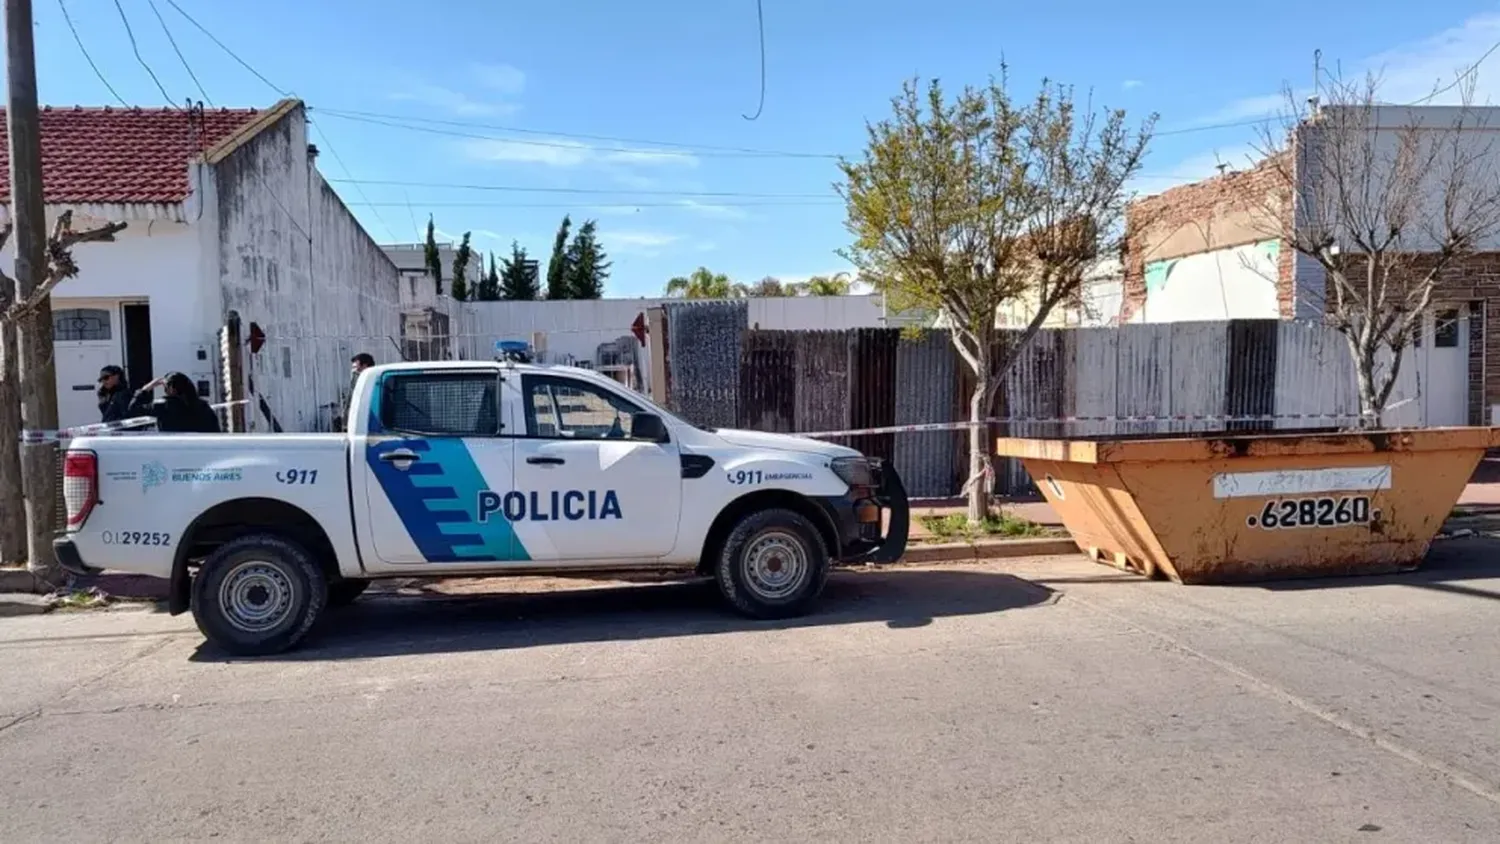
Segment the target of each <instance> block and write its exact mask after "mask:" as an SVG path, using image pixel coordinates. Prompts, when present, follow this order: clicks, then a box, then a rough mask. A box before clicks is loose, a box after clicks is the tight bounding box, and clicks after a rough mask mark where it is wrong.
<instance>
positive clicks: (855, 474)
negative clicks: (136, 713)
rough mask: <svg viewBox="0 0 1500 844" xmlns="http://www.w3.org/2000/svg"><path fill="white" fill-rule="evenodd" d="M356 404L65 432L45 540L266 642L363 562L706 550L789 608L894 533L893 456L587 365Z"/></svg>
mask: <svg viewBox="0 0 1500 844" xmlns="http://www.w3.org/2000/svg"><path fill="white" fill-rule="evenodd" d="M349 416H350V422H349V429H348V432H347V433H345V434H271V435H248V434H222V435H214V434H179V435H155V436H129V437H91V438H81V439H75V440H73V441H72V442H71V443H69V445H68V448H67V449H66V451H65V452H64V454H63V458H62V462H63V484H62V486H63V502H64V504H65V505H66V509H67V526H66V530H65V532H64V533H62V534H60V535H59V536H58V537H57V539H56V540H55V541H54V548H55V550H56V552H57V556H58V560H59V562H60V563H61V564H62V565H63V566H64V567H65V568H67V569H69V570H71V571H73V572H76V573H92V572H97V571H99V570H100V569H104V568H109V569H114V570H121V571H128V572H138V573H141V574H148V575H155V576H158V577H163V578H168V579H170V582H171V599H170V607H169V608H170V611H171V612H172V613H173V614H179V613H182V612H184V611H185V610H187V609H189V608H191V609H192V611H193V616H194V618H195V619H196V621H197V623H198V628H199V629H200V630H201V631H203V634H204V636H206V637H207V638H208V639H209V640H210V641H211V642H213V643H214V644H215V645H217V646H219V647H221V648H223V649H224V650H226V651H229V652H231V653H234V654H268V653H275V652H278V651H282V650H285V649H287V648H290V647H292V646H293V645H295V644H296V643H297V642H298V641H299V640H301V639H302V637H303V636H304V635H306V634H307V632H308V631H309V630H310V629H312V627H313V625H314V624H315V623H316V622H317V621H318V619H319V616H320V615H321V613H322V611H323V609H324V608H325V607H326V606H329V605H334V606H337V605H341V604H347V603H349V602H351V601H353V600H354V599H355V598H357V597H358V596H359V594H360V593H361V592H362V591H363V590H364V589H365V587H366V586H367V585H368V584H369V582H370V580H372V579H374V578H382V577H411V576H431V575H494V574H538V573H550V574H557V573H584V572H603V571H617V570H671V571H682V572H684V573H685V574H691V573H695V572H696V573H698V574H703V575H712V576H713V577H714V579H715V580H716V581H717V582H718V585H719V589H720V591H721V592H722V593H723V596H724V598H725V599H726V600H727V601H728V602H729V604H730V605H731V606H733V607H734V608H735V609H736V610H738V611H739V612H741V613H744V614H745V615H748V616H751V617H755V618H778V617H787V616H793V615H798V614H801V613H804V612H805V611H807V609H808V608H809V606H810V605H811V604H812V602H813V601H814V599H815V598H816V597H817V596H818V593H819V592H820V591H821V589H822V587H823V582H824V580H825V579H826V577H827V575H828V569H829V565H830V561H833V560H839V561H856V560H863V561H869V562H889V561H893V560H895V559H897V558H899V557H900V556H901V554H902V553H903V552H904V551H905V547H906V540H907V530H908V520H909V513H908V507H907V500H906V493H905V490H904V489H903V488H902V485H901V481H900V479H899V477H897V475H896V473H895V471H894V470H893V469H892V468H891V467H890V466H889V465H888V464H885V463H882V462H881V461H879V460H877V459H873V458H866V457H863V456H861V455H860V454H859V452H857V451H854V450H853V449H849V448H844V447H842V446H837V445H832V444H829V443H824V442H819V441H816V440H811V439H805V438H801V437H794V436H787V435H782V434H766V433H755V432H750V431H732V430H708V429H704V428H699V427H696V426H694V425H692V424H690V423H688V422H685V421H683V420H681V419H678V418H677V417H675V416H673V415H672V414H671V413H668V412H667V411H665V410H663V409H661V408H660V407H657V406H656V405H654V404H652V403H651V402H650V401H649V400H647V399H646V398H645V397H644V396H642V395H640V394H638V393H636V392H633V391H631V390H629V389H626V388H625V387H623V386H621V385H620V384H619V383H618V382H616V381H613V380H610V379H608V378H606V377H604V376H602V375H599V374H597V373H594V372H590V371H587V370H583V369H575V368H571V367H551V366H536V365H530V364H518V363H508V362H497V363H477V362H476V363H462V362H460V363H452V362H449V363H427V364H422V363H403V364H392V365H386V366H377V367H374V368H372V369H368V370H366V371H365V372H364V373H362V374H361V375H360V377H359V380H358V382H357V383H356V385H355V396H354V401H353V402H352V405H351V410H350V413H349ZM887 515H889V518H888V519H887V518H886V516H887ZM887 521H888V522H889V525H888V527H883V525H884V524H885V523H886V522H887Z"/></svg>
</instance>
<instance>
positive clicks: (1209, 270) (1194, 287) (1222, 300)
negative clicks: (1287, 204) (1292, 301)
mask: <svg viewBox="0 0 1500 844" xmlns="http://www.w3.org/2000/svg"><path fill="white" fill-rule="evenodd" d="M1279 254H1280V244H1279V243H1277V242H1276V241H1274V240H1269V241H1262V242H1260V243H1249V244H1244V245H1241V246H1234V247H1231V248H1228V249H1215V250H1213V251H1210V252H1200V253H1198V254H1196V255H1189V256H1187V257H1185V258H1171V259H1168V260H1165V261H1152V262H1150V263H1148V264H1146V303H1145V306H1144V307H1143V308H1142V309H1141V311H1140V314H1141V321H1143V322H1148V323H1149V322H1191V321H1198V320H1221V319H1277V318H1279V317H1280V311H1279V310H1278V306H1277V303H1276V282H1275V279H1276V271H1277V258H1278V255H1279Z"/></svg>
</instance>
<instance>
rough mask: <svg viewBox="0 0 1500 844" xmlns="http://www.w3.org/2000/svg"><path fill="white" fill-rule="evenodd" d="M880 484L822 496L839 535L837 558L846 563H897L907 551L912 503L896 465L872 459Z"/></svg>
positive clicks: (822, 500)
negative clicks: (842, 493) (870, 489)
mask: <svg viewBox="0 0 1500 844" xmlns="http://www.w3.org/2000/svg"><path fill="white" fill-rule="evenodd" d="M870 463H871V465H872V468H873V470H874V473H875V481H876V484H877V485H876V487H875V488H874V490H873V494H866V493H868V492H871V491H869V490H855V489H851V490H850V491H849V492H848V493H846V494H844V495H841V496H836V497H835V496H830V497H827V498H822V499H818V501H819V503H820V504H821V505H822V507H823V511H824V512H825V513H826V514H827V515H828V518H829V520H830V521H832V523H833V528H834V533H835V535H836V536H837V537H838V549H837V554H836V557H837V559H838V560H839V561H840V562H845V563H894V562H895V561H897V560H899V559H901V555H903V554H905V553H906V540H907V537H908V534H909V533H910V532H911V505H910V504H909V502H908V501H907V498H906V487H905V486H904V485H903V484H902V483H901V476H900V475H898V474H896V467H895V466H892V465H891V464H890V462H889V461H882V460H876V459H871V461H870Z"/></svg>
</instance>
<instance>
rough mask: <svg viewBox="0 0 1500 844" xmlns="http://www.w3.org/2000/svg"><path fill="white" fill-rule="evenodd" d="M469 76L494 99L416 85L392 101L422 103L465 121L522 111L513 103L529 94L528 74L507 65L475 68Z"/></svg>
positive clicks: (449, 88) (452, 88) (450, 88)
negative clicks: (527, 87) (514, 99)
mask: <svg viewBox="0 0 1500 844" xmlns="http://www.w3.org/2000/svg"><path fill="white" fill-rule="evenodd" d="M469 75H470V77H472V78H473V79H474V80H475V81H476V82H477V84H478V85H479V86H480V87H483V88H486V89H489V91H490V92H493V94H494V97H493V98H490V97H480V96H474V95H471V94H469V93H466V92H465V91H464V90H463V89H462V88H461V87H456V86H449V85H433V84H431V83H428V82H420V81H413V82H410V83H409V84H407V85H404V86H402V88H401V89H400V90H398V91H397V92H395V93H394V94H391V96H390V98H391V99H393V100H405V101H412V102H422V103H426V104H428V105H431V106H436V107H437V108H439V109H442V110H443V111H447V112H449V113H451V114H455V115H460V116H464V117H504V116H506V115H511V114H515V113H516V112H518V111H520V110H521V106H520V104H519V103H516V102H512V101H510V100H512V99H513V98H515V97H519V96H520V95H521V94H522V93H523V92H524V91H525V90H526V74H524V73H522V72H521V71H520V70H519V69H517V68H514V67H511V66H510V65H508V64H473V65H470V66H469Z"/></svg>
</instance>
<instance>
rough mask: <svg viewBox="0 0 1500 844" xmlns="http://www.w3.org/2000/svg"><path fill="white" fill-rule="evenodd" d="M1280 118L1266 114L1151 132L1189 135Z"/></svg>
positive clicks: (1256, 124) (1156, 134)
mask: <svg viewBox="0 0 1500 844" xmlns="http://www.w3.org/2000/svg"><path fill="white" fill-rule="evenodd" d="M1280 119H1281V117H1279V116H1277V115H1267V116H1265V117H1255V118H1252V119H1249V120H1235V121H1231V122H1229V123H1209V124H1207V125H1205V126H1187V127H1185V128H1182V129H1168V130H1167V131H1165V132H1156V133H1153V135H1152V137H1155V138H1162V137H1169V136H1171V135H1190V134H1192V133H1194V132H1211V131H1213V130H1215V129H1233V128H1236V127H1239V126H1258V125H1260V124H1263V123H1271V122H1274V121H1277V120H1280Z"/></svg>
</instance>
